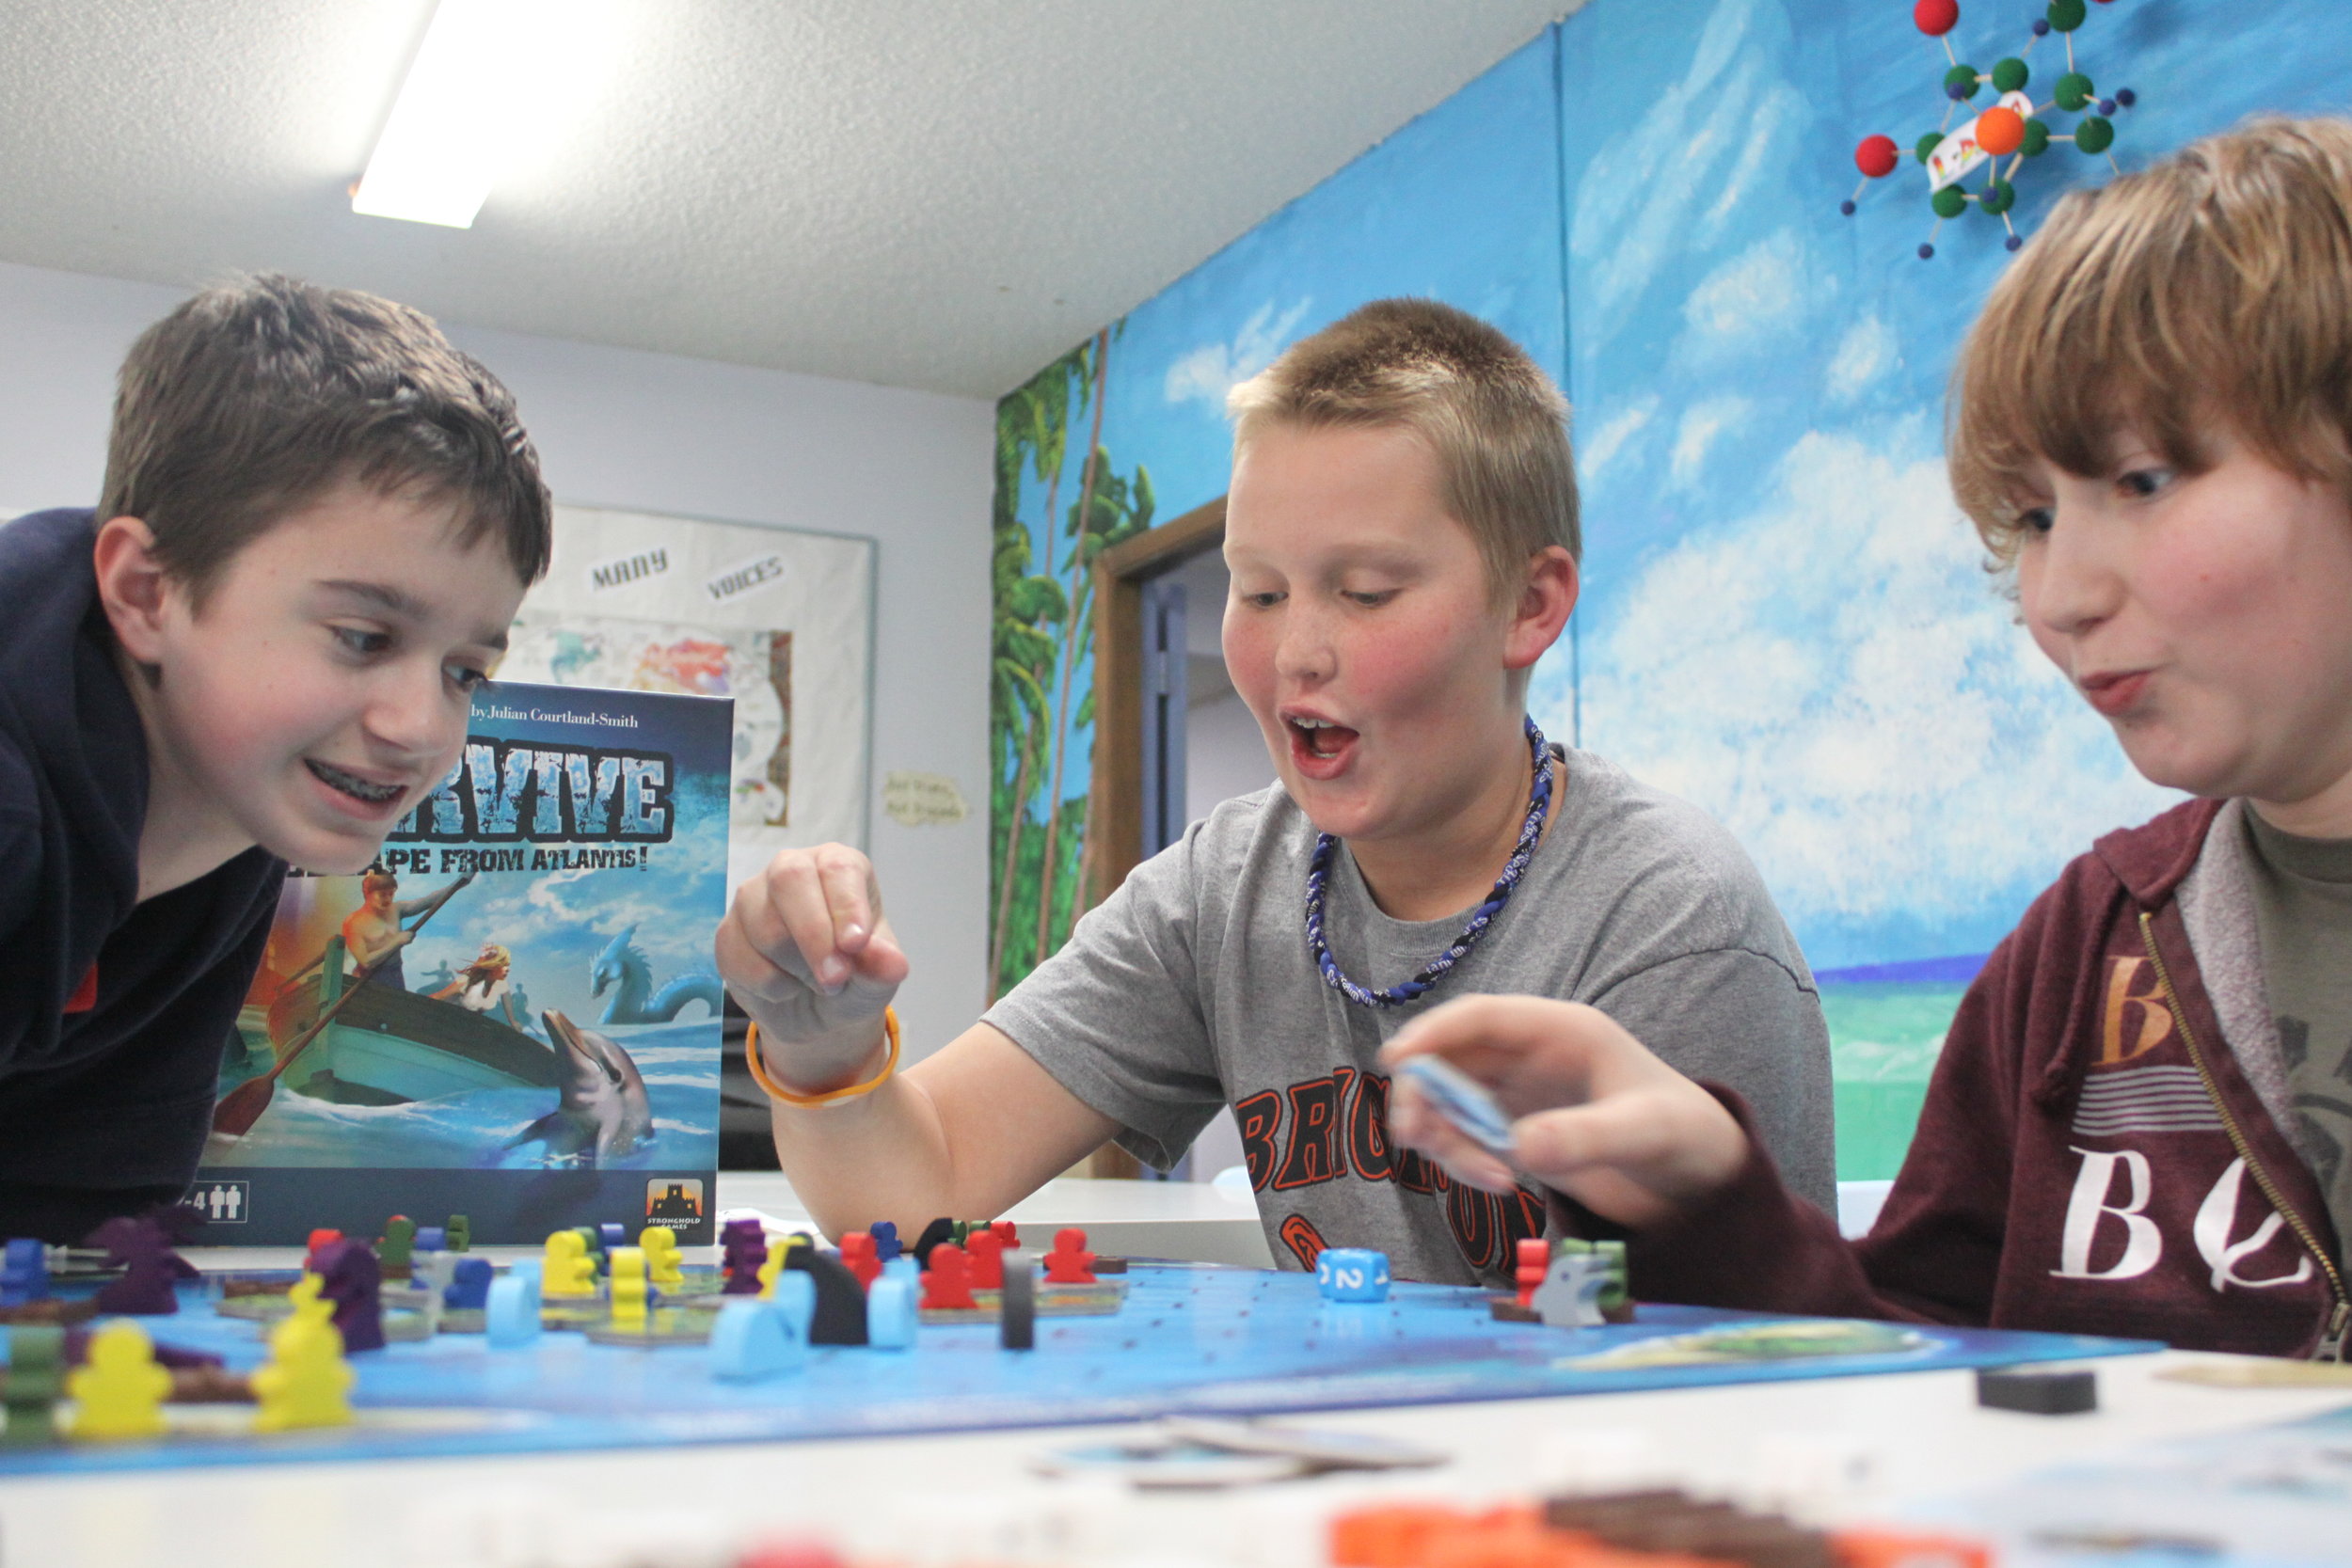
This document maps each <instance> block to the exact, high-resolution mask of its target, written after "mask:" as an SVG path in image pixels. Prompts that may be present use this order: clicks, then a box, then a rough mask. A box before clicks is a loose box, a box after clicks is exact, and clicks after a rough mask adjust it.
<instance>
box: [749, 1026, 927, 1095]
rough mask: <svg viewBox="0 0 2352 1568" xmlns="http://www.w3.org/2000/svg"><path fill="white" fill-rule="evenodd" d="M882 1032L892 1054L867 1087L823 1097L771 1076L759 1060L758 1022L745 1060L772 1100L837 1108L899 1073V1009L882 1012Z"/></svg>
mask: <svg viewBox="0 0 2352 1568" xmlns="http://www.w3.org/2000/svg"><path fill="white" fill-rule="evenodd" d="M882 1033H883V1034H885V1035H887V1036H889V1037H890V1054H889V1055H888V1056H887V1057H885V1058H884V1059H883V1061H882V1070H881V1071H880V1072H878V1073H876V1074H874V1076H873V1077H871V1078H868V1079H867V1080H866V1082H865V1083H863V1084H852V1085H850V1086H849V1087H848V1088H846V1089H829V1090H827V1091H826V1092H825V1093H823V1094H795V1093H793V1092H792V1091H791V1090H790V1089H787V1088H785V1087H783V1086H782V1085H779V1084H777V1082H776V1081H775V1080H774V1079H772V1078H771V1077H769V1076H768V1069H766V1068H765V1067H763V1066H761V1065H760V1060H759V1025H758V1024H756V1023H755V1024H753V1025H752V1026H751V1029H750V1031H749V1032H748V1033H746V1034H745V1035H744V1037H743V1055H744V1059H745V1060H746V1061H747V1062H749V1063H750V1065H751V1069H752V1082H753V1083H755V1084H757V1085H759V1086H760V1087H761V1088H762V1089H763V1090H765V1091H766V1092H767V1095H768V1098H769V1099H771V1100H781V1101H784V1102H785V1103H786V1104H787V1105H797V1106H800V1107H801V1108H802V1109H803V1110H807V1109H810V1108H813V1107H815V1106H818V1105H837V1104H839V1103H840V1102H841V1101H845V1100H855V1099H856V1098H857V1097H858V1096H859V1095H862V1094H872V1093H873V1092H874V1091H875V1090H876V1089H879V1088H881V1087H882V1085H884V1084H886V1083H888V1082H890V1079H891V1076H892V1075H893V1074H894V1073H896V1072H897V1071H898V1008H896V1007H884V1008H883V1009H882Z"/></svg>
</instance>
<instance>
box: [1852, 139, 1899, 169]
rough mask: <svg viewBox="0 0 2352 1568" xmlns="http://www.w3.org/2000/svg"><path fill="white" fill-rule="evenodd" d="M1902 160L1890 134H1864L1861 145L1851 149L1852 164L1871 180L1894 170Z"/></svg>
mask: <svg viewBox="0 0 2352 1568" xmlns="http://www.w3.org/2000/svg"><path fill="white" fill-rule="evenodd" d="M1901 161H1902V154H1901V153H1900V152H1899V151H1897V150H1896V148H1895V138H1894V137H1892V136H1865V137H1863V138H1862V145H1861V146H1859V147H1857V148H1855V149H1854V150H1853V166H1854V167H1856V168H1858V169H1860V170H1861V171H1862V172H1863V173H1864V174H1866V175H1867V176H1869V177H1870V178H1871V179H1873V180H1883V179H1885V178H1886V177H1887V176H1888V175H1890V174H1892V173H1894V172H1895V166H1896V165H1897V164H1898V163H1899V162H1901Z"/></svg>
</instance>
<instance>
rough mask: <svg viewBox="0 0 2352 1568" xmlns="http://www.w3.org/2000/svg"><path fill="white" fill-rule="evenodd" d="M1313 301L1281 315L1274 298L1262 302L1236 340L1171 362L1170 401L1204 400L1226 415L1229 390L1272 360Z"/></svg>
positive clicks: (1166, 389)
mask: <svg viewBox="0 0 2352 1568" xmlns="http://www.w3.org/2000/svg"><path fill="white" fill-rule="evenodd" d="M1313 304H1314V301H1313V300H1311V299H1302V300H1300V301H1299V302H1298V303H1297V304H1295V305H1294V306H1292V307H1291V308H1290V309H1287V310H1285V311H1283V312H1282V313H1281V314H1280V315H1279V316H1278V315H1276V314H1275V313H1274V304H1273V302H1272V301H1271V300H1269V301H1267V302H1266V303H1265V304H1263V305H1261V306H1259V307H1258V309H1256V310H1255V311H1253V312H1251V314H1250V317H1249V319H1248V321H1246V322H1244V323H1242V325H1241V330H1240V331H1239V332H1236V333H1234V334H1233V339H1232V341H1231V342H1223V343H1203V344H1202V345H1201V346H1200V347H1199V348H1196V349H1193V350H1191V351H1190V352H1189V353H1186V354H1184V355H1182V356H1179V357H1178V358H1177V360H1176V362H1175V363H1174V364H1172V365H1170V366H1168V378H1167V381H1166V382H1165V384H1164V386H1163V393H1164V395H1165V396H1166V397H1167V399H1168V402H1169V403H1192V402H1199V403H1204V404H1208V405H1209V407H1210V408H1211V409H1212V410H1214V411H1215V412H1216V414H1217V415H1218V416H1219V417H1222V416H1223V415H1224V413H1225V394H1226V393H1228V392H1230V391H1232V389H1233V388H1234V387H1236V386H1237V385H1239V384H1240V383H1242V382H1244V381H1247V380H1248V379H1249V378H1250V377H1251V376H1253V375H1256V374H1257V373H1258V372H1260V371H1262V370H1264V369H1265V368H1266V367H1267V366H1268V365H1271V364H1273V363H1274V357H1275V356H1276V355H1278V354H1280V353H1281V352H1282V350H1283V349H1284V348H1286V347H1288V346H1289V344H1290V340H1291V334H1292V333H1293V332H1295V331H1296V330H1297V327H1298V324H1299V323H1300V322H1302V321H1304V320H1305V319H1306V316H1307V311H1308V309H1310V308H1311V306H1312V305H1313Z"/></svg>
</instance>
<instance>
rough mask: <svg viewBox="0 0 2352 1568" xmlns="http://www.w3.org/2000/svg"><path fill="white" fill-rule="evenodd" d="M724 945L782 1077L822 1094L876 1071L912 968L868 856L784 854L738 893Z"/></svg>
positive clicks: (736, 989)
mask: <svg viewBox="0 0 2352 1568" xmlns="http://www.w3.org/2000/svg"><path fill="white" fill-rule="evenodd" d="M717 945H718V958H719V973H720V974H721V976H722V977H723V979H724V980H725V981H726V984H727V990H729V991H731V992H732V993H733V994H734V996H735V999H736V1001H737V1002H739V1004H741V1005H742V1007H743V1010H744V1011H746V1012H748V1013H750V1014H751V1015H752V1018H753V1019H754V1020H755V1022H757V1023H758V1024H759V1029H760V1039H761V1046H762V1050H763V1052H764V1053H765V1054H766V1059H767V1062H768V1066H769V1068H770V1069H771V1071H772V1072H774V1073H775V1074H776V1076H777V1077H779V1078H780V1079H782V1080H783V1081H785V1082H786V1083H787V1084H788V1085H791V1086H792V1087H794V1088H797V1089H802V1090H805V1091H810V1092H816V1091H820V1090H823V1089H826V1088H831V1087H835V1086H838V1085H841V1084H848V1083H851V1082H854V1081H856V1080H857V1079H858V1078H859V1077H860V1076H862V1075H863V1074H865V1073H866V1072H868V1071H870V1070H871V1069H872V1068H873V1066H874V1058H875V1057H876V1055H877V1054H878V1053H880V1052H881V1050H882V1045H883V1040H882V1010H883V1009H884V1008H885V1007H887V1006H889V1005H890V1000H891V998H892V997H894V996H896V995H897V994H898V986H899V984H900V982H902V981H903V980H905V979H906V976H907V969H908V964H907V958H906V954H905V953H904V952H903V951H901V950H900V948H899V946H898V938H897V937H896V936H895V935H894V934H893V933H892V931H891V929H890V922H889V921H888V920H887V919H885V918H883V916H882V892H881V889H880V888H879V887H877V886H876V885H875V882H874V868H873V865H872V863H870V862H869V861H867V860H866V857H865V856H864V855H863V854H861V853H859V852H858V851H857V850H855V849H852V848H850V847H848V846H846V845H840V844H827V845H820V846H819V847H817V848H814V849H787V850H785V851H784V852H782V853H781V854H779V855H777V856H776V858H775V859H774V860H772V861H771V862H769V863H768V865H767V866H766V868H765V869H763V870H762V871H761V872H760V873H759V874H758V875H757V876H755V877H753V878H750V879H747V880H746V881H745V882H744V883H743V884H742V886H740V887H739V888H738V889H737V890H736V894H735V901H734V903H733V905H732V906H731V907H730V908H729V909H728V911H727V916H726V920H725V921H724V923H723V924H722V925H721V926H720V927H719V936H718V944H717Z"/></svg>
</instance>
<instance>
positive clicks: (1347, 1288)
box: [1315, 1246, 1389, 1301]
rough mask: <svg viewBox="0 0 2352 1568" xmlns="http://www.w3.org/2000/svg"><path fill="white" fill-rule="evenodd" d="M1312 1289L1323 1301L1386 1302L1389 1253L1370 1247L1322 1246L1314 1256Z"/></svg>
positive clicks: (1387, 1296) (1387, 1295)
mask: <svg viewBox="0 0 2352 1568" xmlns="http://www.w3.org/2000/svg"><path fill="white" fill-rule="evenodd" d="M1315 1289H1317V1290H1319V1291H1322V1292H1323V1299H1324V1300H1326V1301H1386V1300H1388V1299H1389V1255H1388V1254H1387V1253H1385V1252H1375V1251H1374V1250H1373V1249H1372V1248H1370V1247H1359V1246H1335V1247H1325V1248H1324V1249H1323V1250H1322V1251H1321V1252H1319V1253H1317V1254H1316V1255H1315Z"/></svg>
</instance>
